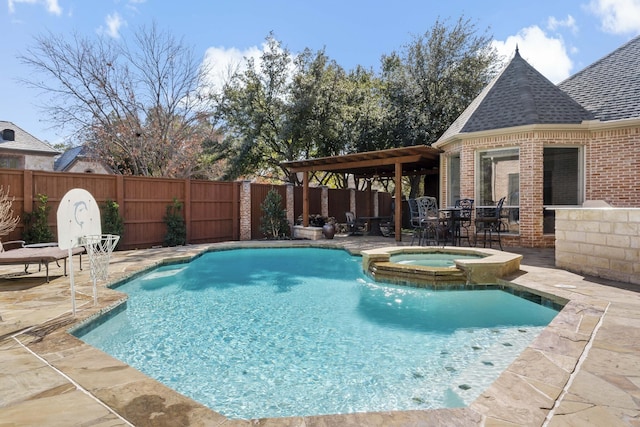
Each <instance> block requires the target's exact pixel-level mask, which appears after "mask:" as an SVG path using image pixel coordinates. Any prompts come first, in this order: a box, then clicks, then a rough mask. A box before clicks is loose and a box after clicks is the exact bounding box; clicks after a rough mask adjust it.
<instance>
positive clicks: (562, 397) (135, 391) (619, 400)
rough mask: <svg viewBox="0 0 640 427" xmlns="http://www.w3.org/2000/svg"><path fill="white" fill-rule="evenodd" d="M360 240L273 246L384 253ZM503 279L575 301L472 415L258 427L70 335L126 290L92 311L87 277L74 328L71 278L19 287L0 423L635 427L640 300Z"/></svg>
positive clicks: (532, 271) (131, 265)
mask: <svg viewBox="0 0 640 427" xmlns="http://www.w3.org/2000/svg"><path fill="white" fill-rule="evenodd" d="M354 241H355V242H353V241H351V240H350V241H343V242H338V241H317V242H284V243H276V244H275V246H321V247H334V248H345V249H347V250H349V251H350V252H352V253H357V252H358V251H359V250H360V249H371V248H372V247H376V246H380V245H381V244H380V243H376V242H373V243H367V241H366V240H365V239H354ZM385 242H386V243H385V244H386V245H388V240H386V241H385ZM265 246H274V242H248V243H243V242H230V243H222V244H215V245H197V246H187V247H184V248H178V249H176V248H161V249H155V250H144V251H127V252H117V253H116V254H115V256H114V259H113V260H112V263H111V270H110V271H111V278H112V282H117V281H121V280H126V279H127V278H129V277H131V276H133V275H135V274H138V273H139V272H140V271H141V270H145V269H149V268H153V267H155V266H157V265H159V264H162V263H165V262H175V261H181V260H186V259H190V258H191V257H194V256H198V255H199V254H201V253H202V252H203V251H207V250H210V249H212V250H221V249H231V248H236V247H265ZM3 271H4V270H3ZM55 274H56V273H55V272H54V273H53V275H54V276H55ZM7 280H8V279H7ZM502 280H504V282H508V283H509V286H511V287H522V288H523V289H525V290H529V291H534V293H537V294H545V295H549V296H551V297H557V298H560V299H564V300H567V301H568V303H567V304H566V305H565V307H564V309H563V310H562V311H561V312H560V313H559V315H558V316H557V317H556V318H555V319H554V320H553V321H552V322H551V324H550V325H549V326H548V327H547V328H545V329H544V331H543V332H542V333H541V334H540V335H539V336H538V338H537V339H536V340H535V341H534V342H533V343H532V344H531V345H530V346H529V347H527V348H526V349H525V350H524V351H523V352H522V353H521V354H520V356H519V357H518V358H517V359H516V360H515V361H514V362H513V363H512V364H511V365H510V366H509V367H508V368H507V370H505V371H504V372H503V373H502V374H501V375H500V376H499V378H498V379H497V380H496V381H495V382H494V383H493V384H492V385H491V386H489V387H488V388H487V389H486V390H485V391H484V392H482V393H481V394H480V396H479V397H478V398H477V399H476V400H475V401H474V402H473V403H472V404H471V405H470V406H469V407H467V408H461V409H439V410H425V411H423V410H416V411H396V412H376V413H357V414H346V415H327V416H314V417H291V418H277V419H261V420H229V419H226V418H225V417H223V416H222V415H220V414H217V413H216V412H214V411H212V410H210V409H208V408H206V407H204V406H203V405H201V404H199V403H197V402H194V401H193V400H191V399H189V398H187V397H185V396H182V395H180V394H179V393H177V392H175V391H173V390H171V389H169V388H167V387H166V386H164V385H162V384H160V383H159V382H157V381H155V380H152V379H150V378H149V377H147V376H145V375H143V374H142V373H140V372H139V371H137V370H135V369H133V368H131V367H129V366H127V365H125V364H123V363H122V362H119V361H117V360H115V359H113V358H111V357H110V356H108V355H106V354H104V353H103V352H101V351H99V350H97V349H95V348H93V347H91V346H89V345H87V344H84V343H83V342H82V341H80V340H78V339H76V338H75V337H73V336H72V335H70V334H69V333H68V332H67V331H68V329H69V328H70V327H72V325H74V324H77V323H78V322H82V321H86V319H88V318H91V317H94V316H96V315H97V314H98V313H100V312H103V311H104V310H106V309H108V308H109V307H112V306H114V305H117V304H119V303H120V302H121V301H122V300H123V299H124V296H123V295H122V294H121V293H119V292H118V291H117V290H114V289H109V288H107V287H104V286H101V287H100V288H99V305H98V306H97V307H94V306H93V305H92V303H91V286H92V284H91V280H90V278H89V277H88V272H87V271H84V272H79V273H78V274H77V275H76V287H77V291H78V293H79V295H80V297H79V298H81V299H82V301H79V302H80V304H79V307H78V314H77V316H76V318H73V317H72V316H71V315H70V313H69V311H70V302H69V289H68V288H69V282H68V278H65V277H64V276H62V277H56V278H55V279H54V280H52V281H51V283H49V284H39V285H36V286H23V285H16V286H17V288H16V289H15V290H3V292H0V315H1V316H2V318H3V319H2V322H0V375H2V377H1V378H2V381H0V384H1V385H0V419H2V420H4V421H6V422H10V423H11V422H14V423H15V424H19V425H25V424H39V422H38V421H42V420H49V419H51V417H56V416H57V417H60V418H59V419H60V420H68V419H72V420H73V422H72V423H67V424H65V423H64V422H59V423H57V424H58V425H68V424H80V423H81V422H89V421H91V422H94V423H98V421H97V420H99V423H105V424H109V425H127V424H128V423H131V424H133V425H224V426H245V425H246V426H248V425H265V426H271V425H282V426H303V425H304V426H338V425H339V426H345V425H346V426H348V425H371V426H396V425H398V426H399V425H543V424H547V425H575V424H583V425H584V424H600V425H626V424H627V423H629V422H632V421H633V420H635V421H638V420H640V412H639V408H638V404H637V403H636V402H637V401H638V397H640V392H639V391H638V386H637V384H640V368H639V367H638V366H639V364H638V356H637V354H638V350H640V348H639V347H640V340H638V338H639V337H640V314H639V313H640V298H639V297H638V294H637V293H635V292H632V291H628V290H621V289H617V288H613V287H609V286H603V285H602V284H599V283H596V282H593V281H589V280H586V279H585V278H584V277H582V276H578V275H575V274H572V273H568V272H565V271H563V270H556V269H553V268H540V267H532V266H527V265H526V264H524V265H522V266H521V269H520V270H519V271H517V272H514V273H513V274H511V275H510V276H508V277H505V278H503V279H502ZM10 286H14V285H13V284H11V285H10ZM47 417H48V418H47ZM125 420H127V421H125ZM40 424H44V423H42V422H40Z"/></svg>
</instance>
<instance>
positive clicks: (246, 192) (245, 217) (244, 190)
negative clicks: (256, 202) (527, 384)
mask: <svg viewBox="0 0 640 427" xmlns="http://www.w3.org/2000/svg"><path fill="white" fill-rule="evenodd" d="M240 240H251V181H242V185H241V187H240Z"/></svg>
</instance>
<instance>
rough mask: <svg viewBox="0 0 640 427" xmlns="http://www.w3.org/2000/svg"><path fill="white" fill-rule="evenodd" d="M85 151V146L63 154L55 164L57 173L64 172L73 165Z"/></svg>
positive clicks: (70, 149)
mask: <svg viewBox="0 0 640 427" xmlns="http://www.w3.org/2000/svg"><path fill="white" fill-rule="evenodd" d="M83 150H84V147H83V146H79V147H73V148H69V149H68V150H67V151H65V152H64V153H62V154H61V155H60V157H58V158H57V159H56V161H55V162H53V170H55V171H64V170H65V169H67V168H68V167H69V166H71V164H72V163H73V161H74V160H76V158H77V157H78V156H79V155H81V154H82V152H83Z"/></svg>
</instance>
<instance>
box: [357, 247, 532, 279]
mask: <svg viewBox="0 0 640 427" xmlns="http://www.w3.org/2000/svg"><path fill="white" fill-rule="evenodd" d="M521 260H522V255H518V254H513V253H510V252H502V251H497V250H494V249H486V248H458V247H445V248H442V247H432V248H431V247H386V248H379V249H372V250H367V251H362V269H363V270H364V271H365V272H366V273H367V274H369V276H371V277H373V278H374V279H375V280H376V281H380V282H389V283H396V284H406V285H411V286H418V287H439V288H440V287H441V288H447V287H458V286H460V285H469V284H490V283H496V281H497V279H498V278H502V277H505V276H507V275H509V274H511V273H514V272H516V271H518V270H519V269H520V261H521Z"/></svg>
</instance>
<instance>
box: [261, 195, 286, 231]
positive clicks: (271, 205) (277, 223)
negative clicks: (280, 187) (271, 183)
mask: <svg viewBox="0 0 640 427" xmlns="http://www.w3.org/2000/svg"><path fill="white" fill-rule="evenodd" d="M260 209H261V210H262V216H261V217H260V231H262V234H264V235H265V237H266V238H267V239H282V238H284V237H286V236H287V235H288V234H289V222H288V221H287V215H286V213H285V211H284V209H283V208H282V197H281V196H280V193H278V192H277V191H276V190H275V189H274V188H272V189H271V190H269V192H268V193H267V196H266V197H265V198H264V201H263V202H262V204H261V205H260Z"/></svg>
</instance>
